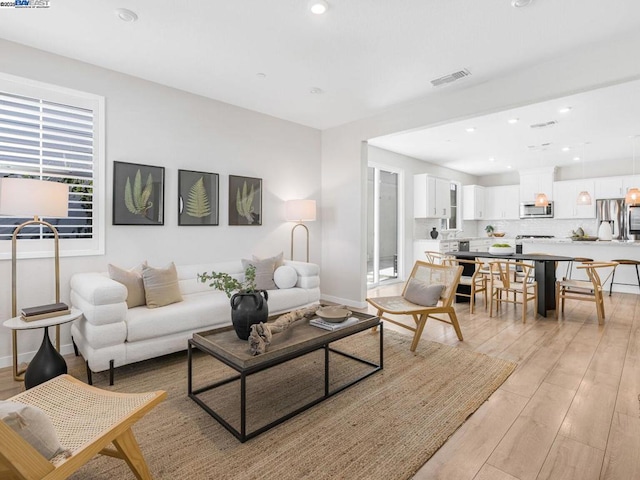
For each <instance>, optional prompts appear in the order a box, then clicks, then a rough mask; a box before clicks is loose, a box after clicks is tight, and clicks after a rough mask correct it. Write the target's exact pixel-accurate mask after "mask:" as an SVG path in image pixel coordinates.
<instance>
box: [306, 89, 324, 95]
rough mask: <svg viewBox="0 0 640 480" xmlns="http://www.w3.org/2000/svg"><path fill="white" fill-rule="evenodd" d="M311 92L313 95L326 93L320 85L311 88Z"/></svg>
mask: <svg viewBox="0 0 640 480" xmlns="http://www.w3.org/2000/svg"><path fill="white" fill-rule="evenodd" d="M309 93H312V94H313V95H320V94H322V93H324V90H322V89H321V88H318V87H313V88H311V90H309Z"/></svg>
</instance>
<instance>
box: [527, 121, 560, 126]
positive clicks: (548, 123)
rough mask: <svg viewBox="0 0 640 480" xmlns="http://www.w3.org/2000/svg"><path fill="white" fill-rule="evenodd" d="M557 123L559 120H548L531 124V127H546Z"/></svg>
mask: <svg viewBox="0 0 640 480" xmlns="http://www.w3.org/2000/svg"><path fill="white" fill-rule="evenodd" d="M557 123H558V122H556V121H555V120H550V121H548V122H542V123H534V124H533V125H529V127H530V128H546V127H551V126H553V125H555V124H557Z"/></svg>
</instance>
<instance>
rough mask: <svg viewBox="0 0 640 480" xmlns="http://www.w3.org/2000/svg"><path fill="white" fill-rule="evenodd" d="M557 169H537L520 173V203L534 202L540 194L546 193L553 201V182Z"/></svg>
mask: <svg viewBox="0 0 640 480" xmlns="http://www.w3.org/2000/svg"><path fill="white" fill-rule="evenodd" d="M555 171H556V169H555V167H549V168H537V169H535V170H525V171H522V172H520V201H521V202H533V201H534V200H535V199H536V195H537V194H538V193H544V194H545V195H546V196H547V199H549V200H553V180H554V176H555Z"/></svg>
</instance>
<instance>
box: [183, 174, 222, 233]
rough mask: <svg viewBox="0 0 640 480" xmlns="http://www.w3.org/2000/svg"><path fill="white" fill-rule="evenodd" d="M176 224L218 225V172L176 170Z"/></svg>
mask: <svg viewBox="0 0 640 480" xmlns="http://www.w3.org/2000/svg"><path fill="white" fill-rule="evenodd" d="M178 225H184V226H187V225H193V226H206V225H218V174H217V173H208V172H194V171H191V170H178Z"/></svg>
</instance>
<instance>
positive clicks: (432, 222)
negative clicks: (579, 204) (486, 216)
mask: <svg viewBox="0 0 640 480" xmlns="http://www.w3.org/2000/svg"><path fill="white" fill-rule="evenodd" d="M487 225H493V228H494V229H495V231H497V232H505V233H506V234H507V235H506V236H507V237H515V236H516V235H553V236H554V237H557V238H564V237H569V236H571V232H572V231H573V230H577V229H578V227H582V229H583V230H584V232H585V234H587V235H598V221H597V220H596V219H595V218H593V219H585V218H582V219H576V220H565V219H554V218H523V219H520V220H473V221H469V220H466V221H464V222H463V231H462V232H460V233H458V234H457V235H456V237H459V238H463V237H470V238H474V237H484V236H485V235H486V233H485V231H484V227H485V226H487ZM433 227H436V230H438V231H440V230H441V229H440V220H438V219H435V218H418V219H415V220H414V230H413V231H414V239H421V238H431V237H430V236H429V233H430V232H431V229H432V228H433Z"/></svg>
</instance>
